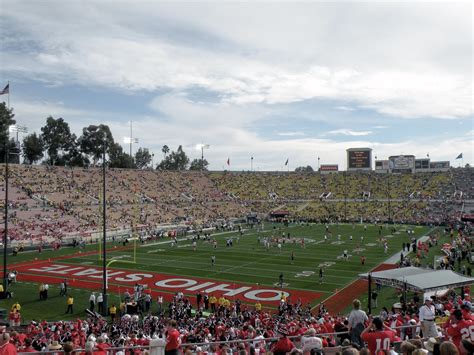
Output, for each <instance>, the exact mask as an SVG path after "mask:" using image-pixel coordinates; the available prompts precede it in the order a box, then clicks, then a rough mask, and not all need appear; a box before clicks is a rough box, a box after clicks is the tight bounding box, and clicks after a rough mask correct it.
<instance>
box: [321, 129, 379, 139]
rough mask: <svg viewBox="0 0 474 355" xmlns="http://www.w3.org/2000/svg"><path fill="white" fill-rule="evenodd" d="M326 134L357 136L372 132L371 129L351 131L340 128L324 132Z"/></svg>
mask: <svg viewBox="0 0 474 355" xmlns="http://www.w3.org/2000/svg"><path fill="white" fill-rule="evenodd" d="M326 134H330V135H343V136H355V137H357V136H368V135H369V134H372V131H353V130H351V129H347V128H342V129H336V130H333V131H329V132H326Z"/></svg>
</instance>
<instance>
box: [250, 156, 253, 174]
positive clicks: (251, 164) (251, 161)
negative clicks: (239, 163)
mask: <svg viewBox="0 0 474 355" xmlns="http://www.w3.org/2000/svg"><path fill="white" fill-rule="evenodd" d="M250 171H253V157H250Z"/></svg>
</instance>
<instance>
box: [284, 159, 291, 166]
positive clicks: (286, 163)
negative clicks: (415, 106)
mask: <svg viewBox="0 0 474 355" xmlns="http://www.w3.org/2000/svg"><path fill="white" fill-rule="evenodd" d="M289 160H290V158H287V159H286V162H285V166H286V165H288V161H289Z"/></svg>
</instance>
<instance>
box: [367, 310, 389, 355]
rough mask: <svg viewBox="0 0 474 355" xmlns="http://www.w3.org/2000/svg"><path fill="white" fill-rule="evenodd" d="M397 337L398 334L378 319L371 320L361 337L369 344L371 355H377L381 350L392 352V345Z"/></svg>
mask: <svg viewBox="0 0 474 355" xmlns="http://www.w3.org/2000/svg"><path fill="white" fill-rule="evenodd" d="M395 335H396V333H395V332H394V331H393V330H392V329H390V328H389V327H388V326H386V325H385V324H384V323H383V321H382V320H381V319H380V318H378V317H376V318H373V319H371V320H370V322H369V325H368V326H367V328H365V329H364V331H363V332H362V333H361V335H360V336H361V338H362V340H363V341H365V342H366V343H367V346H368V348H369V350H370V353H371V354H377V353H378V351H379V350H390V343H391V342H392V341H393V339H394V338H395Z"/></svg>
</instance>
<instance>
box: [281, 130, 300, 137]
mask: <svg viewBox="0 0 474 355" xmlns="http://www.w3.org/2000/svg"><path fill="white" fill-rule="evenodd" d="M277 134H278V135H279V136H283V137H295V136H304V135H305V133H304V132H299V131H297V132H279V133H277Z"/></svg>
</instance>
